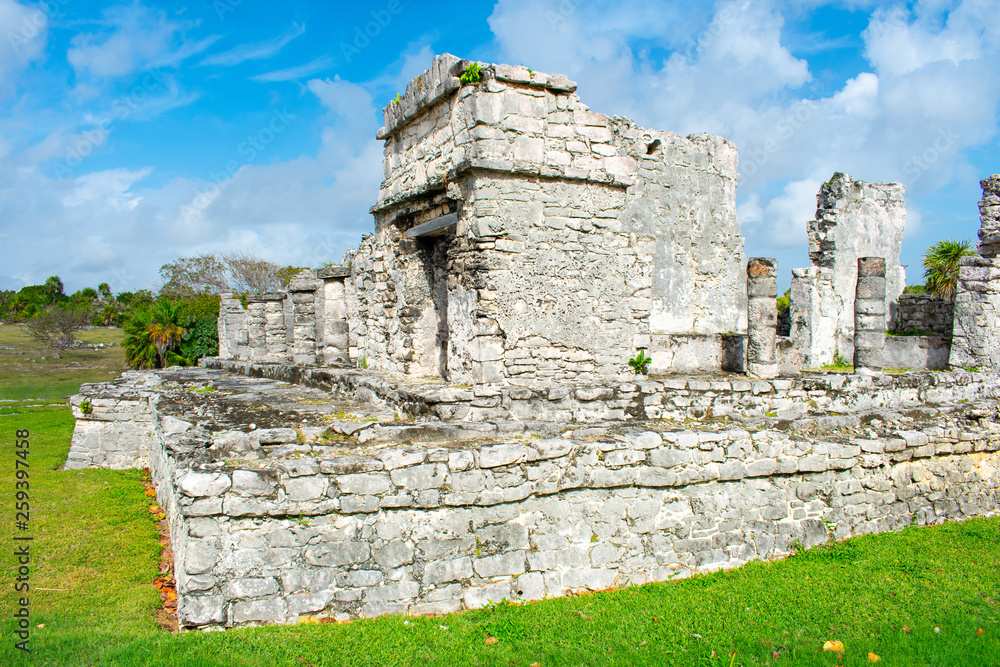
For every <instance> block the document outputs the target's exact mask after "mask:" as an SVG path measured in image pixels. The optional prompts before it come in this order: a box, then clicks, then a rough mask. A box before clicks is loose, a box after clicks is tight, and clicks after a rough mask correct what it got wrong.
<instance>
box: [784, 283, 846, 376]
mask: <svg viewBox="0 0 1000 667" xmlns="http://www.w3.org/2000/svg"><path fill="white" fill-rule="evenodd" d="M839 309H840V299H838V298H837V294H836V292H835V290H834V288H833V269H828V268H825V267H817V266H811V267H809V268H806V269H792V293H791V306H790V308H789V311H790V312H789V317H790V319H791V330H790V331H789V335H790V336H791V339H792V342H793V343H794V345H795V357H796V358H797V359H798V361H799V363H801V364H802V365H803V366H808V367H811V368H818V367H820V366H822V365H823V364H829V363H831V362H832V361H833V358H834V356H835V355H836V354H837V322H838V318H839V316H840V310H839Z"/></svg>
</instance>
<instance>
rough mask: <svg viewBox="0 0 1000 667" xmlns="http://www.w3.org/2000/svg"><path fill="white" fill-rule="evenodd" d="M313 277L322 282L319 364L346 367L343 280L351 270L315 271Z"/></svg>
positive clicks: (346, 337) (335, 268)
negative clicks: (321, 351)
mask: <svg viewBox="0 0 1000 667" xmlns="http://www.w3.org/2000/svg"><path fill="white" fill-rule="evenodd" d="M316 275H317V276H318V277H319V278H321V279H322V280H323V300H324V301H323V303H324V309H323V325H322V329H321V330H320V332H319V333H321V334H322V336H323V338H322V340H323V363H324V364H332V363H336V362H339V363H345V364H346V363H349V362H350V355H349V353H350V349H349V345H350V341H349V336H348V333H349V327H348V323H347V289H346V279H347V278H349V277H350V275H351V269H350V268H348V267H346V266H328V267H326V268H323V269H320V270H319V271H317V272H316Z"/></svg>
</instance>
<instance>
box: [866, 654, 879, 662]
mask: <svg viewBox="0 0 1000 667" xmlns="http://www.w3.org/2000/svg"><path fill="white" fill-rule="evenodd" d="M881 659H882V658H880V657H878V656H877V655H875V654H874V653H869V654H868V662H878V661H879V660H881Z"/></svg>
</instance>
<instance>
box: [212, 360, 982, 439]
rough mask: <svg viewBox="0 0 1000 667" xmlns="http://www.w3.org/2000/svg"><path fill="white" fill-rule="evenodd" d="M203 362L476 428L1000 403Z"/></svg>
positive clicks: (878, 382)
mask: <svg viewBox="0 0 1000 667" xmlns="http://www.w3.org/2000/svg"><path fill="white" fill-rule="evenodd" d="M204 363H205V365H206V366H208V367H209V368H218V369H225V370H231V371H235V372H238V373H242V374H244V375H249V376H253V377H267V378H272V379H275V380H285V381H289V382H296V383H301V384H304V385H306V386H312V387H318V388H322V389H326V390H332V391H336V392H341V393H344V394H346V395H351V396H354V395H357V396H364V397H366V398H367V400H376V399H378V400H383V401H385V402H386V403H387V404H389V405H392V406H393V407H396V408H398V409H399V410H400V411H402V412H403V413H406V414H411V415H416V416H424V415H429V416H431V417H436V418H440V419H442V420H453V421H461V422H474V423H489V422H499V421H504V420H515V421H519V422H577V423H588V422H597V421H618V420H628V419H672V420H675V421H685V420H709V421H710V420H712V419H718V418H730V419H738V418H739V419H760V418H764V417H766V416H768V415H772V416H773V417H774V418H776V419H778V420H782V421H792V420H802V421H801V422H799V421H796V422H794V425H795V427H796V428H800V429H806V428H809V427H810V420H812V419H815V420H816V421H817V422H829V420H830V419H831V418H830V417H829V414H830V413H832V412H836V413H840V414H847V413H852V412H856V411H858V410H875V409H878V408H880V407H885V406H896V407H900V408H901V407H904V406H905V407H911V408H917V407H920V406H922V405H927V404H938V403H947V402H954V401H974V400H980V399H984V398H996V397H1000V377H997V376H996V374H993V373H969V372H966V371H957V372H949V373H919V374H918V373H912V374H907V375H903V376H895V375H885V376H880V377H861V376H855V375H844V374H839V373H829V374H828V373H818V374H809V375H803V376H801V377H796V378H776V379H773V380H750V379H746V380H740V379H732V380H730V379H723V378H712V377H684V376H678V377H671V378H661V379H648V378H642V377H637V376H632V377H631V378H626V379H616V380H613V381H608V382H604V383H601V384H581V385H573V384H563V385H553V384H542V383H537V384H528V385H510V386H491V387H475V388H469V387H454V386H442V385H441V384H440V383H433V382H431V383H427V384H417V383H411V382H394V381H389V380H386V379H384V378H380V377H379V376H377V375H370V374H366V373H363V372H361V371H349V370H335V369H297V368H289V367H280V366H267V365H254V364H246V363H242V362H226V361H222V360H205V362H204ZM905 365H906V364H901V365H900V366H899V367H905ZM837 419H842V418H837ZM834 421H836V419H834ZM813 425H814V424H813ZM845 425H850V424H848V423H847V422H845Z"/></svg>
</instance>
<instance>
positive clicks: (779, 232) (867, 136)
mask: <svg viewBox="0 0 1000 667" xmlns="http://www.w3.org/2000/svg"><path fill="white" fill-rule="evenodd" d="M664 4H666V3H656V5H655V6H652V7H651V5H650V3H648V2H645V1H643V0H620V1H618V2H614V3H607V2H600V3H594V4H591V3H586V4H584V3H579V2H561V1H560V0H549V1H548V2H544V1H543V2H541V3H537V2H530V1H529V0H500V1H499V2H498V4H497V5H496V7H495V9H494V12H493V15H492V16H491V18H490V25H491V27H492V29H493V31H494V34H495V36H496V39H497V51H498V54H499V59H500V60H502V61H504V62H511V63H522V62H523V63H525V64H527V65H528V66H529V67H532V68H534V69H540V70H542V71H549V72H562V73H566V74H568V75H569V76H570V77H571V78H574V79H576V80H577V81H578V83H579V91H578V93H579V94H580V96H581V99H582V101H583V102H584V103H586V104H589V105H590V106H591V107H592V108H594V109H595V110H597V111H602V112H605V113H619V114H623V115H626V116H630V117H631V118H633V119H634V120H636V122H638V123H640V124H641V125H645V126H647V127H655V128H662V129H667V130H672V131H675V132H678V133H680V134H689V133H692V132H702V131H707V132H712V133H715V134H720V135H722V136H724V137H726V138H727V139H729V140H731V141H733V142H734V143H735V144H736V146H737V147H738V149H739V151H740V170H741V174H742V176H741V179H740V183H739V190H738V196H739V200H740V202H741V204H740V208H739V212H738V215H739V218H740V222H741V225H742V227H743V230H744V233H745V235H746V236H747V247H748V248H753V249H754V251H755V252H757V251H760V252H772V251H773V252H775V253H777V254H782V253H786V251H785V250H783V249H784V248H792V247H795V248H798V249H800V251H801V249H804V248H805V244H806V238H805V231H804V223H805V221H807V220H809V219H810V218H811V217H812V215H813V213H814V211H815V196H816V192H817V190H818V188H819V184H820V183H821V182H823V181H824V180H826V179H827V178H829V177H830V175H831V174H832V173H833V172H834V171H844V172H848V173H850V174H851V175H852V176H854V177H855V178H860V179H864V180H868V181H879V180H882V181H886V182H890V181H900V182H903V183H904V184H905V185H906V187H907V190H908V201H909V202H910V205H911V208H912V207H913V206H914V205H915V204H914V203H913V202H915V201H916V202H919V201H920V200H921V197H924V196H926V195H928V193H930V192H932V191H933V190H935V189H937V188H940V187H942V186H944V185H946V184H948V183H950V182H951V181H952V180H953V179H954V178H956V177H957V175H961V177H962V178H968V177H969V175H970V171H973V170H971V168H970V167H969V165H968V163H967V162H966V160H967V156H968V152H967V149H970V148H983V147H986V146H993V145H995V140H996V136H997V132H998V126H997V121H998V118H1000V67H997V63H998V62H1000V22H997V21H992V20H989V19H988V18H987V17H991V16H993V15H994V14H995V13H996V10H997V6H996V0H963V1H949V2H944V1H943V0H942V1H933V2H932V1H924V2H917V3H915V4H914V5H913V7H912V9H911V10H909V11H908V10H904V9H900V8H896V9H884V5H883V4H882V3H877V2H874V1H869V0H865V1H861V2H854V3H847V4H849V5H851V7H852V8H855V9H859V10H861V9H869V10H870V11H872V12H873V13H872V14H871V19H870V24H869V27H868V29H867V30H865V31H864V33H863V34H862V35H859V36H858V37H857V39H859V40H863V43H864V49H865V53H866V54H867V56H868V58H869V61H870V62H869V67H868V68H866V69H867V70H868V71H864V70H861V71H854V72H843V74H846V77H845V83H844V84H843V85H842V86H841V87H840V89H839V90H836V91H834V92H833V93H830V94H828V95H826V96H819V95H817V91H818V90H820V88H819V86H816V87H813V86H812V85H811V83H812V75H811V71H810V62H808V61H807V60H806V59H805V57H804V56H803V54H807V53H808V54H810V55H809V56H808V58H809V59H810V60H811V59H812V58H813V57H814V56H815V57H819V55H818V54H820V53H821V52H820V51H817V50H815V49H813V50H810V49H801V48H799V49H797V50H796V51H795V52H794V53H793V52H792V50H791V49H790V48H789V46H788V44H789V43H790V42H791V41H794V42H795V43H797V44H800V43H802V42H803V41H804V40H805V37H804V36H803V35H801V34H795V35H794V36H793V38H792V39H790V38H789V37H788V36H787V35H785V34H784V33H785V30H786V25H785V20H786V19H788V20H789V21H791V20H792V19H794V18H797V19H800V25H808V23H807V20H808V18H809V12H811V11H813V10H814V9H815V7H817V6H819V5H823V4H830V3H829V2H825V0H810V1H809V2H805V3H802V2H792V1H785V0H771V1H769V0H755V1H752V2H750V1H737V2H733V1H725V2H720V3H717V4H716V5H714V7H712V8H711V12H712V13H711V15H710V16H708V17H705V15H704V12H705V11H706V10H705V9H703V8H701V7H691V6H688V7H684V8H683V9H681V8H680V7H681V6H680V5H679V3H678V4H677V5H674V4H673V3H670V4H669V6H664V7H663V8H662V9H660V5H664ZM840 4H844V3H840ZM658 10H659V11H658ZM663 17H669V19H670V20H671V21H674V22H675V23H676V24H677V25H680V26H683V30H682V31H681V34H678V33H677V32H676V31H674V30H672V29H670V28H669V27H665V26H663V25H662V24H661V22H660V21H659V19H661V18H663ZM800 29H801V28H800ZM657 32H659V34H657ZM685 34H686V35H689V37H687V41H685V37H684V35H685ZM662 52H667V53H668V54H669V55H667V56H666V57H665V58H659V59H657V58H655V57H653V56H652V55H650V54H652V53H662ZM826 57H827V60H826V62H825V64H823V65H817V66H818V67H819V66H822V67H825V68H829V67H830V65H829V62H830V60H829V54H826ZM817 62H819V61H817ZM994 170H995V168H994ZM980 177H981V176H980ZM977 178H978V177H977ZM914 219H916V220H919V213H917V216H916V217H915V218H914ZM969 224H973V225H974V224H976V221H975V220H974V219H970V221H969ZM928 227H929V226H924V227H923V228H924V229H927V228H928ZM919 233H920V229H919V228H918V226H917V225H913V226H912V228H911V229H910V230H908V234H907V238H913V239H916V237H917V236H918V235H919ZM954 233H956V234H963V235H970V234H974V230H969V231H955V232H954ZM915 242H917V241H915ZM769 249H770V250H769ZM786 254H787V253H786ZM795 261H796V265H803V264H805V263H807V261H806V260H805V259H804V258H803V259H802V260H795Z"/></svg>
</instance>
